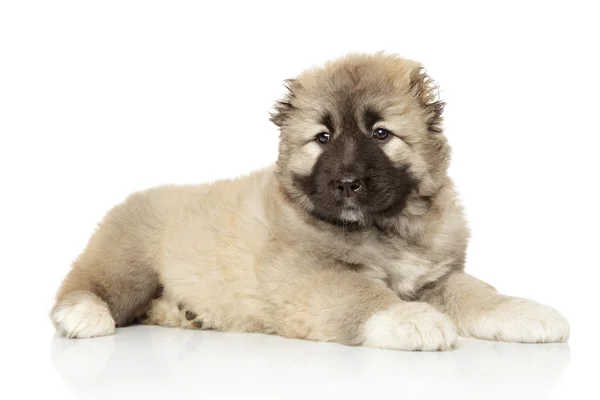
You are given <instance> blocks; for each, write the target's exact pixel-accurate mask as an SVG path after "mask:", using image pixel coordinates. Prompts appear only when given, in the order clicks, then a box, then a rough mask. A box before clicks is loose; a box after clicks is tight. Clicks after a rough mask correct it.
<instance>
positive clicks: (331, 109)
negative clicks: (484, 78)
mask: <svg viewBox="0 0 600 400" xmlns="http://www.w3.org/2000/svg"><path fill="white" fill-rule="evenodd" d="M287 88H288V94H287V96H286V97H285V98H284V99H282V100H281V101H279V102H278V103H277V104H276V106H275V111H274V113H273V114H272V121H273V122H274V123H275V124H276V125H277V126H278V127H279V128H280V132H281V135H280V147H279V157H278V160H277V163H276V165H274V166H272V167H270V168H267V169H264V170H261V171H257V172H254V173H252V174H250V175H248V176H245V177H242V178H238V179H234V180H224V181H219V182H216V183H213V184H210V185H189V186H165V187H159V188H154V189H150V190H147V191H144V192H139V193H135V194H133V195H132V196H130V197H129V198H128V199H126V200H125V201H124V202H123V203H122V204H120V205H118V206H116V207H115V208H113V209H112V210H111V211H110V212H109V213H108V214H107V215H106V217H105V219H104V221H103V222H102V223H101V224H100V227H99V228H98V230H97V231H96V232H95V234H94V235H93V236H92V238H91V239H90V241H89V243H88V245H87V247H86V249H85V251H84V252H83V254H81V256H80V257H79V258H78V259H77V260H76V261H75V262H74V264H73V267H72V269H71V271H70V272H69V274H68V276H67V277H66V279H65V280H64V282H63V284H62V286H61V288H60V290H59V292H58V296H57V302H56V305H55V307H54V309H53V310H52V312H51V319H52V321H53V323H54V325H55V326H56V328H57V330H58V331H59V332H60V333H62V334H64V335H66V336H67V337H72V338H74V337H78V338H90V337H95V336H104V335H110V334H113V333H114V331H115V327H121V326H126V325H129V324H132V323H136V322H143V323H147V324H158V325H163V326H173V327H183V328H195V329H218V330H223V331H242V332H262V333H269V334H278V335H282V336H286V337H291V338H301V339H310V340H318V341H333V342H339V343H343V344H347V345H362V346H370V347H379V348H389V349H400V350H445V349H450V348H452V347H453V346H454V345H455V343H456V339H457V334H460V335H463V336H468V337H476V338H482V339H489V340H502V341H513V342H561V341H565V340H566V339H567V337H568V336H569V326H568V324H567V322H566V320H565V319H564V317H563V316H562V315H561V314H560V313H558V312H557V311H555V310H554V309H552V308H550V307H547V306H544V305H540V304H538V303H535V302H533V301H530V300H525V299H522V298H515V297H507V296H503V295H501V294H499V293H498V292H497V291H496V290H495V289H494V288H493V287H492V286H490V285H488V284H486V283H484V282H482V281H479V280H477V279H475V278H474V277H472V276H469V275H467V274H466V273H464V272H463V269H464V262H465V250H466V247H467V241H468V229H467V225H466V223H465V219H464V217H463V210H462V208H461V206H460V205H459V204H458V202H457V199H456V192H455V190H454V187H453V184H452V182H451V180H450V179H449V178H448V175H447V168H448V161H449V158H450V148H449V146H448V143H447V141H446V138H445V136H444V134H443V131H442V125H441V124H442V110H443V107H444V103H442V102H441V101H439V100H438V99H437V98H436V95H435V89H436V88H435V85H434V84H433V83H432V81H431V79H430V78H429V77H428V76H427V75H426V73H425V72H424V70H423V68H422V67H421V65H420V64H418V63H416V62H413V61H410V60H406V59H403V58H400V57H397V56H394V55H386V54H383V53H377V54H373V55H357V54H351V55H348V56H346V57H344V58H341V59H339V60H336V61H333V62H329V63H327V64H326V65H324V66H323V67H320V68H315V69H311V70H308V71H306V72H304V73H302V74H301V75H300V76H298V77H297V78H296V79H293V80H289V81H287Z"/></svg>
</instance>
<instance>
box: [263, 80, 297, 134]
mask: <svg viewBox="0 0 600 400" xmlns="http://www.w3.org/2000/svg"><path fill="white" fill-rule="evenodd" d="M284 86H285V88H286V94H285V95H284V97H283V98H282V99H281V100H279V101H277V102H276V103H275V110H274V111H273V112H272V113H271V118H270V120H271V121H272V122H273V123H274V124H275V125H277V126H278V127H280V128H282V127H283V126H284V125H285V122H286V121H287V120H288V119H289V118H290V115H291V113H292V112H293V111H294V104H293V102H294V98H295V91H296V89H297V88H298V86H299V84H298V81H296V80H295V79H287V80H285V82H284Z"/></svg>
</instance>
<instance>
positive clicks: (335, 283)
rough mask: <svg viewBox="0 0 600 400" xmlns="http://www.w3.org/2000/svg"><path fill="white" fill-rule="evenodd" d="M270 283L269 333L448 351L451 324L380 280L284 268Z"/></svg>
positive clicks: (452, 339) (451, 340)
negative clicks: (271, 329)
mask: <svg viewBox="0 0 600 400" xmlns="http://www.w3.org/2000/svg"><path fill="white" fill-rule="evenodd" d="M285 277H286V278H285V281H283V280H282V281H279V282H271V283H270V285H269V291H268V293H269V299H270V303H271V306H270V307H269V308H270V309H269V312H268V313H267V314H268V315H269V317H268V319H269V320H270V321H269V324H268V325H270V326H272V327H273V331H274V333H277V334H279V335H282V336H286V337H293V338H302V339H310V340H317V341H331V342H338V343H342V344H347V345H354V346H367V347H376V348H386V349H396V350H426V351H437V350H447V349H450V348H452V347H454V345H455V343H456V339H457V333H456V328H455V327H454V325H453V324H452V322H451V321H450V319H449V318H448V317H447V316H446V315H444V314H442V313H440V312H438V311H437V310H435V309H434V308H433V307H431V306H430V305H428V304H426V303H419V302H405V301H402V300H400V299H399V298H398V296H397V295H396V294H395V293H394V292H393V291H391V290H390V289H389V288H387V287H386V286H385V285H383V284H381V283H376V282H373V281H371V280H369V279H367V278H366V277H364V276H363V275H361V274H359V273H357V272H353V271H340V270H316V269H310V268H308V269H304V270H302V271H297V270H295V271H294V270H293V269H291V268H287V271H286V274H285Z"/></svg>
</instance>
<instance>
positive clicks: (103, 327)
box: [50, 195, 162, 338]
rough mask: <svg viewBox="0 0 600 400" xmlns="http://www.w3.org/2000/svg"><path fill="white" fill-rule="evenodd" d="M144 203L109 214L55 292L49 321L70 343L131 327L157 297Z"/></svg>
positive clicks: (154, 224) (153, 229)
mask: <svg viewBox="0 0 600 400" xmlns="http://www.w3.org/2000/svg"><path fill="white" fill-rule="evenodd" d="M144 200H145V198H144V197H142V196H139V195H138V196H136V197H134V198H133V199H129V200H128V201H126V202H125V203H124V204H122V205H119V206H117V207H115V208H114V209H113V210H111V211H110V212H109V213H108V215H107V216H106V218H105V219H104V221H103V223H102V224H101V225H100V228H99V229H98V231H97V232H96V233H95V234H94V235H93V236H92V238H91V239H90V241H89V243H88V245H87V247H86V249H85V251H84V252H83V254H82V255H81V256H80V257H79V258H78V259H77V261H75V263H74V264H73V267H72V269H71V271H70V272H69V274H68V275H67V277H66V278H65V280H64V281H63V283H62V286H61V288H60V289H59V292H58V295H57V299H56V305H55V306H54V308H53V309H52V311H51V313H50V318H51V320H52V322H53V324H54V326H55V327H56V329H57V331H58V332H59V333H60V334H62V335H64V336H67V337H69V338H90V337H96V336H107V335H111V334H113V333H114V331H115V327H122V326H127V325H130V324H132V323H136V322H138V321H139V320H140V318H141V317H142V316H143V315H144V313H145V312H146V311H147V310H148V309H149V307H150V304H151V301H152V300H153V299H154V298H156V297H159V296H160V294H161V292H162V285H161V283H160V280H159V275H158V272H157V268H156V265H157V263H158V261H157V260H158V256H157V251H158V250H157V249H158V248H159V247H160V243H158V240H159V239H157V238H159V237H160V235H159V234H157V233H159V231H158V230H157V228H159V227H160V224H158V221H157V220H156V218H153V213H152V210H151V209H149V207H148V204H147V202H145V201H144Z"/></svg>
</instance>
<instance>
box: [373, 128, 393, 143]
mask: <svg viewBox="0 0 600 400" xmlns="http://www.w3.org/2000/svg"><path fill="white" fill-rule="evenodd" d="M391 135H392V133H391V132H390V131H388V130H387V129H383V128H377V129H375V130H374V131H373V137H374V138H375V139H377V140H382V141H383V140H386V139H388V138H389V137H390V136H391Z"/></svg>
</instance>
